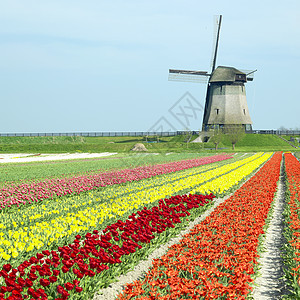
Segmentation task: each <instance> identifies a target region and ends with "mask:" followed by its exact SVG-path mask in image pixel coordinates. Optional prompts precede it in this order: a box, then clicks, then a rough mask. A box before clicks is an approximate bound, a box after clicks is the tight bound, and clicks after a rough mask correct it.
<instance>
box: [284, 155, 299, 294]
mask: <svg viewBox="0 0 300 300" xmlns="http://www.w3.org/2000/svg"><path fill="white" fill-rule="evenodd" d="M284 157H285V173H286V184H287V193H286V195H287V206H286V209H285V212H284V216H285V221H286V223H285V224H286V228H285V231H284V236H285V238H286V241H287V243H286V245H285V249H286V253H285V257H284V262H285V278H286V280H287V281H286V282H287V284H288V285H289V288H290V292H291V299H299V298H300V258H299V256H300V238H299V237H300V217H299V211H300V201H299V199H300V163H299V161H298V160H297V159H296V158H295V157H294V156H293V155H292V154H291V153H286V154H285V155H284Z"/></svg>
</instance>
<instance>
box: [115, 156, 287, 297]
mask: <svg viewBox="0 0 300 300" xmlns="http://www.w3.org/2000/svg"><path fill="white" fill-rule="evenodd" d="M281 159H282V154H281V153H276V154H275V155H274V156H273V157H272V158H271V159H270V160H269V161H268V162H267V163H266V164H265V165H264V166H263V167H262V168H261V169H260V170H259V171H258V172H257V173H256V175H254V176H253V177H252V178H251V179H250V180H249V181H248V182H246V183H245V184H244V185H243V186H242V187H241V188H240V189H239V190H237V191H236V192H235V193H234V195H233V196H231V197H230V198H229V199H227V200H226V201H225V202H223V203H222V204H220V205H219V206H218V207H217V208H216V209H215V210H214V211H213V213H211V215H210V216H209V217H207V218H206V219H205V220H204V221H203V222H201V223H200V224H199V225H196V226H195V227H194V228H193V229H192V230H191V232H190V233H189V234H187V235H185V236H184V238H183V239H182V240H181V241H180V243H179V244H176V245H173V246H172V247H171V248H170V249H169V251H168V252H167V253H166V254H165V255H164V256H162V257H161V258H159V259H157V260H155V261H154V262H153V266H152V268H151V269H150V271H149V272H148V273H147V274H146V276H145V278H144V279H143V280H138V281H135V282H134V283H131V284H128V285H127V286H126V287H125V291H124V292H123V293H121V294H120V295H119V296H118V298H117V299H118V300H125V299H132V298H134V299H164V300H165V299H246V297H247V296H248V295H249V292H250V291H251V289H252V287H251V282H252V281H253V274H254V273H255V268H256V265H257V257H258V252H257V249H258V245H259V237H260V235H261V234H262V233H264V230H263V228H264V225H265V220H266V218H267V216H268V212H269V209H270V207H271V203H272V201H273V197H274V195H275V192H276V189H277V182H278V179H279V174H280V165H281Z"/></svg>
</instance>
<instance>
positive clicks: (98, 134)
mask: <svg viewBox="0 0 300 300" xmlns="http://www.w3.org/2000/svg"><path fill="white" fill-rule="evenodd" d="M193 133H195V134H196V131H194V132H193ZM181 134H184V132H183V131H173V132H145V131H135V132H66V133H0V136H18V137H24V136H85V137H87V136H90V137H109V136H157V135H158V136H176V135H181Z"/></svg>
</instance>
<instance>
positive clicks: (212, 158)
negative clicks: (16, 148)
mask: <svg viewBox="0 0 300 300" xmlns="http://www.w3.org/2000/svg"><path fill="white" fill-rule="evenodd" d="M0 170H1V176H0V201H1V204H0V205H1V206H0V208H1V210H0V215H1V219H0V228H1V231H0V299H93V298H94V299H97V298H98V297H99V299H104V298H105V299H246V298H249V297H253V295H254V296H255V294H253V288H254V286H255V282H256V280H257V278H259V277H260V273H259V272H258V270H259V268H260V267H261V264H262V263H261V262H259V257H260V256H261V254H262V252H263V247H264V237H265V235H266V234H267V232H268V228H269V224H270V222H271V221H272V219H273V212H274V203H275V202H274V199H275V198H276V195H277V191H278V186H279V183H280V182H281V181H283V182H284V185H285V189H286V193H285V196H284V199H281V200H280V201H284V203H285V210H284V213H283V217H284V224H283V226H285V231H284V234H285V241H286V242H285V244H284V245H285V246H284V245H282V246H284V247H285V249H287V250H285V251H284V252H283V253H282V255H283V256H284V259H283V261H282V269H283V268H284V269H285V273H284V278H285V279H284V284H285V286H284V287H285V291H283V289H282V291H281V294H280V296H285V297H291V299H295V298H293V297H297V296H298V295H299V292H300V289H299V286H298V284H297V282H298V278H299V277H298V276H299V275H298V270H299V261H298V259H297V255H298V249H299V245H298V244H299V242H298V231H297V230H298V227H297V226H298V225H299V224H298V223H299V220H298V214H297V207H298V206H299V203H298V202H297V201H298V200H297V199H298V190H297V189H298V186H299V184H298V181H299V178H300V171H299V170H300V164H299V161H298V160H297V158H296V156H294V155H293V154H292V153H282V152H256V153H254V152H249V153H242V152H239V153H201V154H199V153H167V154H147V155H145V154H143V155H142V154H132V155H128V154H122V155H112V156H110V157H107V159H103V158H92V159H91V158H90V159H84V160H83V159H73V160H68V161H66V160H65V161H64V160H59V161H50V160H49V161H44V162H37V161H36V162H26V163H24V162H20V163H3V164H1V165H0ZM217 203H220V204H217ZM208 211H211V213H210V214H208V215H207V216H206V217H204V218H203V220H202V221H199V223H198V224H196V225H195V226H193V227H192V228H191V229H190V230H189V232H188V234H185V235H184V236H182V238H181V239H180V241H179V242H177V243H175V244H173V245H172V246H171V247H169V248H167V249H166V251H165V254H164V255H161V256H160V257H157V258H156V259H153V260H152V261H151V263H150V264H151V266H150V267H149V268H148V270H146V271H145V272H144V274H143V276H142V277H141V278H139V279H138V280H134V281H132V280H131V277H128V280H127V282H126V284H123V285H122V286H118V282H119V279H120V278H121V277H122V276H123V277H124V276H125V277H126V274H129V272H132V270H135V268H137V267H138V266H139V265H140V264H142V263H143V261H145V260H147V259H148V257H149V255H151V253H153V252H154V251H155V250H156V249H159V248H161V247H164V245H166V244H167V243H168V242H169V241H170V240H171V239H173V238H176V237H178V236H180V234H181V232H182V231H183V230H185V229H186V228H187V227H188V226H189V224H191V223H192V222H193V221H194V220H198V218H199V217H201V216H202V215H203V216H204V215H205V214H206V212H208ZM112 286H114V291H112V292H108V290H109V289H110V287H112ZM101 295H102V296H101ZM103 295H106V296H103ZM101 297H102V298H101ZM103 297H104V298H103Z"/></svg>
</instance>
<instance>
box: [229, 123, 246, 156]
mask: <svg viewBox="0 0 300 300" xmlns="http://www.w3.org/2000/svg"><path fill="white" fill-rule="evenodd" d="M225 133H226V135H227V136H228V138H229V140H230V142H231V144H232V150H234V149H235V145H236V143H237V142H238V141H240V140H241V139H242V138H243V137H244V136H245V134H246V133H245V128H244V126H243V125H227V126H226V127H225Z"/></svg>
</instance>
